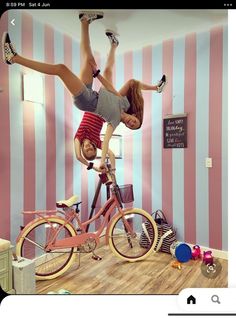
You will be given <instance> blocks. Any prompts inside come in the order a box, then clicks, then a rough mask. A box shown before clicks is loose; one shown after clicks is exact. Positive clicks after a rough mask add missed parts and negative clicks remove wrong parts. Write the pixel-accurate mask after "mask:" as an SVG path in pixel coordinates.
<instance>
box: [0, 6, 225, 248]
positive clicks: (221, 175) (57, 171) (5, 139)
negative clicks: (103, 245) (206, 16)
mask: <svg viewBox="0 0 236 318" xmlns="http://www.w3.org/2000/svg"><path fill="white" fill-rule="evenodd" d="M12 14H13V13H12V11H9V12H8V13H5V14H4V15H3V16H2V18H1V20H0V34H1V35H2V32H4V31H5V30H9V32H10V34H11V38H12V40H13V42H14V43H15V45H16V47H17V50H18V51H19V53H22V54H24V55H25V56H27V57H30V58H34V59H37V60H41V61H46V62H49V63H65V64H66V65H67V66H68V67H70V68H72V69H73V71H74V72H76V73H79V70H80V51H79V43H78V42H76V41H75V40H74V39H71V38H69V37H68V36H67V35H64V34H61V33H59V32H58V31H57V30H54V29H53V28H52V27H50V26H48V25H43V24H40V23H39V22H37V21H35V20H33V19H32V17H31V16H30V15H28V14H25V13H21V12H20V11H15V12H14V18H15V19H16V23H17V26H18V27H17V28H16V27H13V26H12V25H11V24H10V23H9V21H10V20H11V19H12V18H13V17H12ZM121 45H122V43H121ZM96 57H97V60H98V62H99V63H101V65H102V66H103V65H104V61H103V59H100V57H99V54H97V55H96ZM23 72H29V70H27V69H24V68H22V67H20V66H18V65H13V66H10V67H8V66H7V65H5V64H4V63H2V62H0V74H1V76H0V86H1V87H2V88H3V89H4V91H3V93H1V94H0V109H1V121H0V132H1V133H0V157H1V159H0V202H1V212H0V218H1V221H0V237H3V238H6V239H11V241H12V242H13V244H14V240H15V238H16V236H17V234H18V230H19V226H20V225H21V224H22V223H23V222H26V221H27V220H25V219H23V217H22V214H21V211H22V210H33V209H52V208H55V202H56V200H60V199H63V198H65V197H66V198H67V197H69V196H70V195H72V194H78V195H79V196H80V197H81V200H82V201H83V206H82V211H83V212H82V218H83V219H86V217H87V215H88V214H89V210H90V206H91V203H92V200H93V193H94V192H95V188H96V184H97V181H98V180H97V176H96V173H95V172H93V171H91V172H89V173H88V172H87V170H86V169H85V168H83V167H81V165H80V164H79V163H78V162H77V160H76V159H75V156H74V152H73V135H74V132H75V131H76V129H77V127H78V124H79V122H80V119H81V115H82V113H81V112H80V111H79V110H78V109H77V108H76V107H74V106H73V103H72V99H71V97H70V95H69V93H68V92H67V90H66V89H64V86H63V84H62V83H61V82H60V80H59V79H57V78H53V77H50V76H45V92H46V94H45V103H44V105H38V104H32V103H26V102H22V96H21V85H22V83H21V81H22V79H21V74H22V73H23ZM162 73H165V74H167V76H168V86H167V87H166V89H165V91H164V92H163V94H157V93H155V92H144V98H145V116H144V123H143V126H142V128H141V129H140V130H138V131H127V130H126V133H125V135H124V149H123V150H124V151H123V153H124V156H123V159H121V160H117V170H118V172H117V177H118V182H119V183H120V184H125V183H133V185H134V193H135V202H134V206H137V207H142V208H143V209H145V210H147V211H148V212H150V213H151V212H153V211H155V210H156V209H163V210H164V212H165V213H166V216H167V218H168V220H169V222H172V223H173V224H174V226H175V227H176V228H177V231H178V238H179V239H180V240H182V241H186V242H189V243H198V244H201V245H204V246H209V247H211V248H216V249H223V250H227V235H228V234H227V27H226V26H219V27H217V28H214V29H211V30H207V31H206V32H203V33H195V34H189V35H187V36H186V37H183V38H178V39H168V40H166V41H164V42H163V43H161V44H158V45H156V46H149V47H145V48H143V49H142V50H140V51H134V52H132V51H130V52H127V53H125V54H123V55H119V56H117V60H116V69H115V74H114V82H115V84H116V87H117V88H119V87H121V86H122V85H123V83H124V81H126V80H128V79H129V78H136V79H138V80H142V81H144V82H156V81H157V80H158V79H159V78H160V77H161V75H162ZM96 87H97V88H98V84H97V83H95V88H96ZM183 112H187V113H188V148H186V149H163V147H162V118H163V117H164V116H165V115H166V114H176V113H183ZM206 157H212V160H213V168H211V169H207V168H206V167H205V158H206ZM104 199H105V189H104V190H103V192H102V194H101V196H100V197H99V204H100V203H101V201H103V200H104ZM97 225H98V223H97V224H96V226H97Z"/></svg>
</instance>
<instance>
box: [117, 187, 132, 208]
mask: <svg viewBox="0 0 236 318" xmlns="http://www.w3.org/2000/svg"><path fill="white" fill-rule="evenodd" d="M119 192H120V198H121V201H122V203H130V202H133V201H134V192H133V185H132V184H125V185H122V186H119Z"/></svg>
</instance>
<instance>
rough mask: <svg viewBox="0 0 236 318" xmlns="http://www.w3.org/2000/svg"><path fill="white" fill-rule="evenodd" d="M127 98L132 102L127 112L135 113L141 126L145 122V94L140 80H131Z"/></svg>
mask: <svg viewBox="0 0 236 318" xmlns="http://www.w3.org/2000/svg"><path fill="white" fill-rule="evenodd" d="M126 96H127V98H128V101H129V103H130V108H129V109H128V110H127V113H128V114H130V115H133V114H134V115H135V116H136V117H137V118H138V119H139V121H140V126H139V127H138V128H140V127H141V126H142V123H143V104H144V100H143V95H142V92H141V88H140V82H139V81H136V80H135V79H132V80H131V82H130V87H129V90H128V92H127V95H126ZM138 128H136V129H138Z"/></svg>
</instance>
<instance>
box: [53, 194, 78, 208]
mask: <svg viewBox="0 0 236 318" xmlns="http://www.w3.org/2000/svg"><path fill="white" fill-rule="evenodd" d="M78 202H79V197H78V196H77V195H73V196H72V197H70V198H69V199H68V200H61V201H57V202H56V206H57V208H70V207H72V206H73V205H75V204H77V203H78Z"/></svg>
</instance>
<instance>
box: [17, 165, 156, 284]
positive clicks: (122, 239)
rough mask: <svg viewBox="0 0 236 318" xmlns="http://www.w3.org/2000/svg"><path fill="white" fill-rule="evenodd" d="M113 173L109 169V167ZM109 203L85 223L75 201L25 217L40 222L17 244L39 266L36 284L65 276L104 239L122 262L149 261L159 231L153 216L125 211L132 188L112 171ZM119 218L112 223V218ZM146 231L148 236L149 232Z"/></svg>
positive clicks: (23, 232) (25, 229)
mask: <svg viewBox="0 0 236 318" xmlns="http://www.w3.org/2000/svg"><path fill="white" fill-rule="evenodd" d="M108 167H109V166H108ZM108 174H109V175H110V177H111V178H112V181H113V183H112V186H111V197H110V198H109V199H108V200H107V201H106V202H105V204H104V206H103V207H101V209H100V210H99V211H98V212H97V213H96V214H95V215H94V216H93V217H91V218H90V219H89V220H87V221H86V222H81V220H80V210H79V205H80V204H81V202H78V197H77V196H72V197H71V198H70V199H68V200H64V201H59V202H57V204H56V205H57V208H61V210H53V211H25V212H23V213H25V214H31V215H32V214H33V215H35V216H37V217H36V218H35V219H34V220H33V221H32V222H30V223H28V224H27V225H26V226H25V227H22V230H21V232H20V234H19V236H18V238H17V243H16V255H17V256H21V257H26V258H28V259H32V260H34V262H35V268H36V279H38V280H45V279H54V278H56V277H58V276H60V275H62V274H63V273H64V272H65V271H66V270H68V269H69V267H70V266H71V265H72V263H73V262H74V257H75V256H76V253H92V254H93V258H95V259H99V256H97V255H96V254H95V253H94V250H95V248H96V246H97V245H98V243H99V240H100V237H101V236H102V235H103V233H104V234H105V239H106V240H105V241H106V244H109V246H110V249H111V250H112V252H113V253H114V254H115V255H116V256H118V257H119V258H121V259H123V260H126V261H129V262H135V261H139V260H143V259H145V258H146V257H148V256H149V255H150V254H151V253H152V252H153V251H154V248H155V245H156V243H157V238H158V232H157V226H156V224H155V221H154V220H153V218H152V217H151V215H150V214H149V213H147V212H146V211H144V210H142V209H138V208H126V209H125V208H123V204H122V203H127V202H131V201H133V200H134V199H133V188H132V185H125V186H122V187H119V186H118V185H117V183H116V180H115V176H114V174H113V173H112V171H111V169H110V167H109V172H108ZM114 209H116V212H115V214H114V215H113V216H112V217H111V215H112V212H113V211H114ZM100 217H102V218H103V219H102V221H101V225H100V227H99V229H98V230H97V231H96V232H87V231H86V229H87V227H88V225H89V224H91V223H92V222H94V221H95V220H97V219H98V218H100ZM147 229H148V231H147ZM141 233H142V236H143V233H145V235H146V237H147V239H148V242H149V244H147V245H146V246H145V247H142V246H141V245H142V244H140V236H141Z"/></svg>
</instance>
